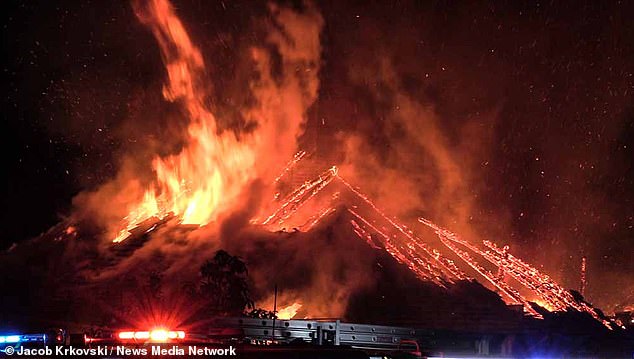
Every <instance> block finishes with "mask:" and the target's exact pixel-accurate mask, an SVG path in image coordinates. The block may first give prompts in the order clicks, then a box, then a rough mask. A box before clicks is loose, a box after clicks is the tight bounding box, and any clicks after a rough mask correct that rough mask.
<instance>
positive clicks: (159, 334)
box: [117, 329, 185, 342]
mask: <svg viewBox="0 0 634 359" xmlns="http://www.w3.org/2000/svg"><path fill="white" fill-rule="evenodd" d="M117 336H118V337H119V339H121V340H145V341H151V342H167V341H170V340H182V339H185V332H184V331H182V330H166V329H153V330H150V331H125V332H119V333H118V334H117Z"/></svg>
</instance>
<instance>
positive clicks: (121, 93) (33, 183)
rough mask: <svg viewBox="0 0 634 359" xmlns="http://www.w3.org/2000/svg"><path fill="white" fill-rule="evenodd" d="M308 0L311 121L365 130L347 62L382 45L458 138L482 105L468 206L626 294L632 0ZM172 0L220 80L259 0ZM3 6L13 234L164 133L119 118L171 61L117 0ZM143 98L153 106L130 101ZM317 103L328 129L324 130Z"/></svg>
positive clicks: (631, 214)
mask: <svg viewBox="0 0 634 359" xmlns="http://www.w3.org/2000/svg"><path fill="white" fill-rule="evenodd" d="M319 7H320V9H321V10H322V14H323V16H324V19H325V28H324V33H323V38H322V42H323V44H322V45H323V54H324V55H323V61H324V63H323V68H322V75H321V81H322V84H321V89H320V100H319V101H318V103H317V104H316V106H315V108H314V109H313V112H312V113H311V116H309V123H308V127H309V128H311V129H316V131H318V132H319V131H321V133H319V134H318V136H321V137H322V138H323V137H328V136H332V134H333V133H335V132H339V131H343V132H355V133H359V134H361V135H362V136H366V137H372V136H374V135H375V132H376V128H377V126H381V125H380V121H381V120H380V116H379V115H378V113H379V112H380V111H381V109H380V108H378V107H372V106H370V105H368V101H369V100H368V99H367V97H368V96H367V95H365V94H364V92H363V90H362V89H360V88H359V85H358V84H354V83H351V82H350V81H349V80H347V79H348V76H347V75H346V74H347V73H348V72H349V71H350V69H351V68H355V66H357V67H361V68H363V67H364V66H365V65H364V60H365V59H368V58H371V57H379V56H388V57H389V58H390V59H391V61H392V63H393V64H394V67H395V68H396V71H397V73H398V76H400V77H401V79H402V83H403V84H404V85H403V87H404V88H405V91H406V92H408V94H409V95H411V96H414V97H417V98H422V99H424V100H425V101H426V102H428V103H430V104H433V106H434V108H435V111H436V112H437V113H438V115H439V117H441V118H442V121H441V127H442V130H443V132H444V133H445V134H446V136H447V137H448V138H449V139H450V142H451V143H459V142H464V141H465V139H464V138H463V137H462V136H463V134H462V132H461V131H460V129H461V128H463V125H464V123H465V122H466V121H470V123H476V124H478V123H479V122H478V121H480V120H479V118H483V120H482V126H485V127H487V128H488V129H489V133H490V138H489V139H488V140H487V146H488V148H489V150H488V151H486V152H484V154H477V155H475V154H474V156H480V157H478V158H471V159H470V162H471V163H473V162H474V161H475V163H477V164H479V165H478V166H477V167H478V168H477V169H476V170H472V172H474V173H477V177H478V181H477V182H476V183H475V184H474V186H473V196H474V198H476V201H477V202H478V211H479V212H478V213H474V214H473V215H474V216H476V217H477V216H480V215H481V216H484V217H486V218H492V217H496V218H504V220H503V222H504V224H505V227H504V231H505V233H507V234H508V236H509V237H510V239H509V240H508V242H510V243H512V245H516V246H517V247H519V248H520V249H521V250H522V251H523V253H525V255H524V256H523V257H525V258H527V259H532V260H534V261H537V262H538V263H546V264H545V268H546V269H547V270H548V271H551V272H552V271H561V272H565V273H568V274H569V275H563V278H564V279H565V281H566V284H567V285H568V286H576V282H575V280H576V278H577V277H576V276H575V275H574V274H575V273H576V266H577V265H578V261H579V258H580V256H582V255H588V256H589V266H590V270H591V271H592V270H593V268H596V274H590V280H591V281H593V280H594V282H595V283H596V282H613V283H614V285H613V286H609V287H601V288H600V289H599V287H598V286H595V291H594V292H591V294H592V295H593V296H594V298H596V299H597V300H599V301H600V302H602V303H603V304H604V305H605V304H613V303H611V302H610V300H608V299H606V298H605V296H603V295H602V294H601V291H604V290H612V289H614V288H616V287H620V288H621V289H620V290H619V297H620V298H629V299H623V302H625V301H629V302H630V303H631V302H633V301H634V293H633V291H634V283H633V281H634V278H633V277H634V275H633V274H632V273H633V272H634V264H633V263H634V260H632V257H633V256H632V253H634V244H633V243H634V182H633V181H634V179H633V178H634V171H633V164H634V153H633V150H634V139H633V135H634V101H633V100H634V24H633V23H632V21H631V14H633V13H634V3H633V2H620V1H616V2H615V1H606V2H599V1H594V2H576V1H571V2H529V3H524V4H521V3H519V2H515V1H509V2H505V1H500V2H489V3H485V2H483V3H479V4H473V3H461V4H458V3H455V2H452V1H447V2H443V1H432V2H408V1H403V2H400V1H394V2H388V1H385V2H374V3H372V4H367V3H366V2H365V1H356V2H347V1H346V2H340V1H326V2H323V3H319ZM177 9H178V12H179V14H181V16H182V18H183V21H184V23H185V25H186V26H187V27H188V29H189V30H190V31H191V33H192V34H193V37H194V39H195V40H196V41H197V42H199V43H200V44H201V48H202V49H203V52H204V53H205V56H207V58H208V59H209V58H212V59H213V60H211V61H212V62H214V64H213V66H212V67H213V71H212V73H215V74H219V75H218V76H217V78H214V79H213V81H215V82H216V85H219V84H220V85H222V84H223V82H226V81H230V80H231V79H232V77H231V73H232V71H233V69H234V68H233V67H232V66H233V65H232V63H233V61H232V57H231V56H232V55H234V53H233V52H232V51H233V48H234V47H239V46H238V44H239V42H240V41H247V42H248V41H257V35H256V34H254V35H253V36H250V34H249V23H250V21H251V18H253V17H256V16H261V15H262V14H264V13H265V11H264V9H265V6H264V3H258V4H257V5H252V2H250V1H238V2H230V1H227V2H226V3H222V2H206V1H191V2H177ZM2 16H3V21H2V32H3V35H2V41H3V45H2V46H3V65H2V74H3V90H4V91H3V96H2V100H3V101H2V115H3V122H2V123H3V126H4V127H3V129H2V133H3V135H4V144H5V146H4V147H5V148H7V149H8V153H7V154H6V155H5V156H6V160H5V162H4V163H5V166H6V168H7V171H6V175H5V176H6V177H5V181H6V187H5V188H6V189H5V191H6V192H5V195H4V196H2V201H3V211H2V224H1V228H2V238H1V239H0V245H2V246H3V247H6V246H9V245H10V244H11V243H12V242H16V241H20V240H23V239H25V238H29V237H32V236H36V235H38V234H39V233H41V232H43V231H46V229H47V228H49V227H50V226H52V225H53V224H55V223H56V222H58V220H59V218H60V215H63V214H67V213H69V211H70V208H71V200H72V197H73V196H74V195H76V194H77V193H79V192H80V191H82V190H85V189H88V188H94V187H95V186H97V185H98V184H100V183H102V182H103V181H105V180H106V179H107V178H109V177H111V176H112V175H113V174H114V173H115V172H116V168H117V158H118V157H119V155H120V154H121V153H122V152H124V151H130V149H134V148H135V146H137V144H138V143H139V142H142V139H143V138H145V137H148V136H149V137H158V138H161V136H164V135H165V134H164V133H163V132H162V130H161V123H160V121H158V122H157V121H150V120H148V121H147V123H146V125H145V127H142V128H139V126H134V128H133V129H130V128H129V127H127V126H125V122H126V119H129V118H131V117H133V118H141V117H147V118H153V117H154V115H156V116H158V115H160V114H161V113H162V112H161V111H162V107H161V106H164V104H162V103H161V101H160V98H159V96H160V85H161V81H162V77H163V75H164V74H163V69H162V64H161V58H160V55H159V52H158V48H157V46H156V44H155V42H154V41H153V39H152V36H151V34H149V33H148V32H147V30H146V29H145V28H144V27H143V26H142V25H140V24H139V23H138V22H137V20H136V18H135V16H134V13H133V12H132V9H131V6H130V5H129V4H128V3H127V2H103V1H100V2H61V3H59V4H58V3H55V2H50V1H24V2H11V3H10V4H9V6H8V7H7V11H6V12H5V13H4V14H3V15H2ZM245 39H246V40H245ZM212 50H213V52H212ZM212 53H213V54H214V55H212ZM214 56H216V58H214ZM223 73H225V75H222V74H223ZM142 104H146V105H147V104H150V105H155V106H153V107H152V109H150V110H149V113H142V114H140V113H139V112H143V110H140V109H143V106H142ZM485 117H486V118H489V117H494V120H490V119H484V118H485ZM322 118H325V119H327V122H328V126H323V127H321V128H320V127H318V126H317V125H316V123H319V122H321V119H322ZM309 132H310V131H309ZM377 141H379V142H381V138H378V140H377ZM377 152H380V149H377ZM474 225H476V226H479V227H486V226H485V224H483V223H475V224H474ZM488 225H491V226H492V227H497V226H498V225H499V224H498V223H489V224H488ZM481 231H482V232H483V233H485V234H487V233H488V232H487V230H486V229H484V230H482V229H481ZM493 233H499V232H496V230H491V231H490V234H493ZM548 263H550V265H549V264H548ZM570 273H573V274H570ZM555 276H556V277H557V275H555Z"/></svg>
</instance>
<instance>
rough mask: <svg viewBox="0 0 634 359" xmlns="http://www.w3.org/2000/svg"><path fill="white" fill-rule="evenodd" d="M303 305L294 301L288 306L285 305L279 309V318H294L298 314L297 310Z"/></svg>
mask: <svg viewBox="0 0 634 359" xmlns="http://www.w3.org/2000/svg"><path fill="white" fill-rule="evenodd" d="M301 307H302V305H301V304H300V303H293V304H291V305H289V306H288V307H284V308H282V309H280V310H278V311H277V318H278V319H293V317H295V316H296V315H297V312H298V311H299V309H300V308H301Z"/></svg>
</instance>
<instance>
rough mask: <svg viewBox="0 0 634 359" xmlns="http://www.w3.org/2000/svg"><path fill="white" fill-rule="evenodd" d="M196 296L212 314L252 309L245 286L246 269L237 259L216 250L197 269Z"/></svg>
mask: <svg viewBox="0 0 634 359" xmlns="http://www.w3.org/2000/svg"><path fill="white" fill-rule="evenodd" d="M200 275H201V276H202V279H201V282H200V287H199V295H200V296H201V297H202V298H203V300H205V301H206V302H207V309H208V311H209V312H210V313H212V314H214V315H240V314H242V313H243V312H244V310H245V309H251V308H253V300H251V298H250V295H249V287H248V284H247V279H248V270H247V266H246V264H244V262H243V261H242V260H240V258H238V257H235V256H232V255H230V254H229V253H227V252H226V251H223V250H220V251H218V252H216V255H215V256H214V258H213V259H211V260H208V261H206V262H205V263H203V265H202V266H201V267H200Z"/></svg>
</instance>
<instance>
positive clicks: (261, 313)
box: [245, 308, 276, 319]
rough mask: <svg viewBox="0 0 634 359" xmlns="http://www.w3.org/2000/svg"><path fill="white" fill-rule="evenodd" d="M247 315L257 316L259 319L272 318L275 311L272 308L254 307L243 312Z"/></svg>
mask: <svg viewBox="0 0 634 359" xmlns="http://www.w3.org/2000/svg"><path fill="white" fill-rule="evenodd" d="M245 314H246V316H247V317H251V318H259V319H274V318H275V317H276V316H275V313H273V311H272V310H266V309H262V308H254V309H253V310H251V311H248V312H246V313H245Z"/></svg>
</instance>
